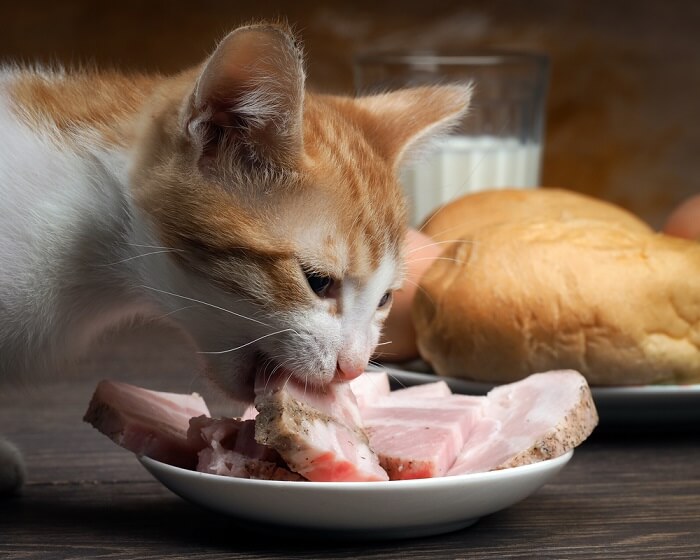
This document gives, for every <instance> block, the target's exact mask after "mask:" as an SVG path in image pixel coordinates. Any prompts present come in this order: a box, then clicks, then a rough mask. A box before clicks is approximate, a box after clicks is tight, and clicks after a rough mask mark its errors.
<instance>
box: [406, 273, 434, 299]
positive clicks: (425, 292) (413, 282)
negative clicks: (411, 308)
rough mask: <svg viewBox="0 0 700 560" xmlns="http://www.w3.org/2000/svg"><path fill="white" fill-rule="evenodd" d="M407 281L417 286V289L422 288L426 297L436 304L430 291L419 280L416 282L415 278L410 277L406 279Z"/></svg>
mask: <svg viewBox="0 0 700 560" xmlns="http://www.w3.org/2000/svg"><path fill="white" fill-rule="evenodd" d="M406 282H407V283H408V284H411V285H413V286H415V287H416V289H417V290H420V291H421V292H423V294H424V295H425V297H427V298H428V299H429V300H430V303H432V304H435V300H434V299H433V298H432V297H431V296H430V293H429V292H428V291H427V290H426V289H425V288H424V287H423V286H421V285H420V283H419V282H415V281H414V280H408V279H407V280H406Z"/></svg>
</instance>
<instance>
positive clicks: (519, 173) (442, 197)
mask: <svg viewBox="0 0 700 560" xmlns="http://www.w3.org/2000/svg"><path fill="white" fill-rule="evenodd" d="M541 160H542V148H541V146H540V145H539V144H534V143H528V144H523V143H521V142H519V141H518V140H517V139H516V138H499V137H496V136H449V137H447V138H445V139H444V140H442V141H441V142H440V144H439V146H438V148H437V149H436V150H435V152H434V153H433V154H432V155H430V156H429V157H427V158H426V159H424V160H423V161H421V162H419V163H417V164H414V165H413V166H411V167H408V168H406V169H405V170H404V171H403V172H402V173H401V184H402V187H403V189H404V191H405V193H406V197H407V200H408V205H409V222H410V224H411V226H413V227H418V226H419V225H420V224H421V223H422V222H423V220H424V219H425V218H426V217H427V216H428V214H430V212H431V211H432V210H434V209H435V208H437V207H438V206H440V205H441V204H444V203H445V202H448V201H450V200H452V199H454V198H458V197H460V196H462V195H464V194H467V193H470V192H475V191H481V190H486V189H498V188H505V187H514V188H532V187H537V186H538V185H539V184H540V167H541Z"/></svg>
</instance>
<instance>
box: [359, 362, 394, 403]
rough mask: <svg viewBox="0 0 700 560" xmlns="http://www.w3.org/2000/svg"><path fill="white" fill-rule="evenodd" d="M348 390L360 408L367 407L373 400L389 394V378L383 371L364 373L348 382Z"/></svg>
mask: <svg viewBox="0 0 700 560" xmlns="http://www.w3.org/2000/svg"><path fill="white" fill-rule="evenodd" d="M350 388H351V389H352V392H353V393H354V395H355V399H356V400H357V406H359V407H360V408H363V407H365V406H368V405H369V404H371V403H372V402H373V401H374V400H376V399H378V398H379V397H384V396H386V395H388V394H389V393H390V392H391V388H390V386H389V376H388V375H387V373H386V372H385V371H378V372H374V371H366V372H365V373H363V374H362V375H360V376H359V377H356V378H355V379H353V380H352V381H350Z"/></svg>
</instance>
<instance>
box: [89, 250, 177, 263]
mask: <svg viewBox="0 0 700 560" xmlns="http://www.w3.org/2000/svg"><path fill="white" fill-rule="evenodd" d="M176 251H179V249H162V250H160V251H151V252H150V253H142V254H140V255H132V256H130V257H126V258H124V259H121V260H118V261H114V262H111V263H107V264H102V265H100V266H114V265H117V264H122V263H125V262H129V261H133V260H135V259H140V258H141V257H150V256H151V255H162V254H164V253H173V252H176Z"/></svg>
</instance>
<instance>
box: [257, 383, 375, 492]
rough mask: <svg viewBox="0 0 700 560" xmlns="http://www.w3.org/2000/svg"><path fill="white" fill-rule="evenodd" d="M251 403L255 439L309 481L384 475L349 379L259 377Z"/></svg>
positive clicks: (360, 479)
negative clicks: (317, 384)
mask: <svg viewBox="0 0 700 560" xmlns="http://www.w3.org/2000/svg"><path fill="white" fill-rule="evenodd" d="M255 406H256V408H257V409H258V416H257V417H256V420H255V423H256V431H255V438H256V440H257V441H258V442H260V443H262V444H265V445H268V446H270V447H273V448H274V449H276V450H277V451H278V452H279V454H280V455H281V456H282V457H283V459H284V460H285V462H286V463H287V464H288V465H289V467H290V468H291V469H292V470H293V471H295V472H297V473H299V474H300V475H302V476H303V477H305V478H307V479H308V480H313V481H371V480H388V476H387V474H386V472H385V471H384V469H382V468H381V466H380V465H379V459H378V457H377V455H376V454H375V453H374V452H373V451H372V449H371V448H370V446H369V441H368V439H367V435H366V434H365V432H364V431H363V427H362V419H361V417H360V412H359V409H358V407H357V402H356V400H355V396H354V394H353V392H352V389H351V388H350V385H349V384H347V383H340V384H332V385H328V386H326V387H324V388H312V387H304V386H300V385H298V384H297V383H296V382H295V381H294V380H292V379H289V378H288V377H287V376H279V375H277V376H273V377H272V378H269V377H263V376H259V378H258V383H257V386H256V399H255Z"/></svg>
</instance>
